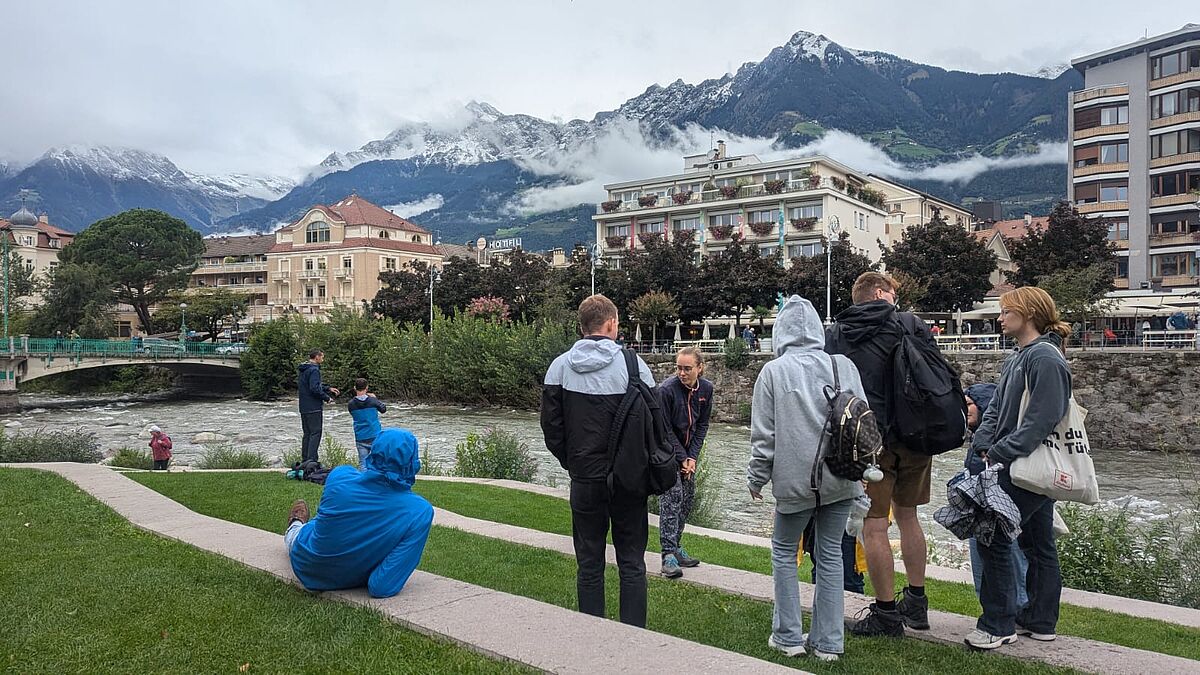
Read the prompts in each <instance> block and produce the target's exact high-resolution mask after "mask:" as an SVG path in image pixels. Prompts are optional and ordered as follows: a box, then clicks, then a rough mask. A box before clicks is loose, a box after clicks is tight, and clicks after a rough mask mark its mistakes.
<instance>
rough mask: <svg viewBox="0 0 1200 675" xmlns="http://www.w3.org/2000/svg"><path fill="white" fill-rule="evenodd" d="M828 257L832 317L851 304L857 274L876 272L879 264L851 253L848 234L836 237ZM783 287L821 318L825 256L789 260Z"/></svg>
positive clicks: (843, 233)
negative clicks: (807, 303) (830, 271)
mask: <svg viewBox="0 0 1200 675" xmlns="http://www.w3.org/2000/svg"><path fill="white" fill-rule="evenodd" d="M830 257H831V269H832V272H833V274H832V275H831V276H832V277H833V286H832V299H833V302H832V304H833V311H832V312H830V313H829V314H828V316H831V317H832V316H837V315H838V314H839V313H840V312H841V311H842V310H844V309H846V308H847V307H849V306H851V305H853V304H854V299H853V296H852V294H851V291H852V290H853V288H854V281H855V280H856V279H858V277H859V275H860V274H862V273H863V272H870V271H872V270H876V269H879V265H877V264H875V263H873V262H871V259H870V258H868V257H867V256H865V255H863V254H861V253H857V252H855V251H854V248H853V247H852V246H851V245H850V235H849V234H848V233H846V232H842V233H841V234H840V235H839V236H838V241H837V243H836V244H834V245H833V248H832V249H831V250H830ZM784 288H785V289H787V293H789V294H791V293H795V294H797V295H799V296H801V297H803V298H807V299H808V301H809V302H811V303H812V304H813V308H814V309H816V310H817V313H818V314H821V315H822V316H825V315H826V314H825V255H824V254H821V255H814V256H811V257H807V258H792V267H791V269H789V270H788V271H787V277H786V278H785V280H784Z"/></svg>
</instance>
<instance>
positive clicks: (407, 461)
mask: <svg viewBox="0 0 1200 675" xmlns="http://www.w3.org/2000/svg"><path fill="white" fill-rule="evenodd" d="M363 469H364V470H365V471H376V472H378V473H382V474H383V475H384V476H386V477H387V478H388V479H390V480H392V481H393V482H396V483H400V484H401V485H403V486H404V487H406V488H411V487H412V485H413V483H414V482H416V480H417V472H418V471H420V470H421V458H420V455H419V454H418V451H417V437H416V436H414V435H413V433H412V432H411V431H409V430H408V429H384V430H383V432H382V433H380V434H379V435H378V436H376V437H375V443H374V444H373V445H372V446H371V452H370V454H368V455H367V458H366V460H365V461H364V462H363Z"/></svg>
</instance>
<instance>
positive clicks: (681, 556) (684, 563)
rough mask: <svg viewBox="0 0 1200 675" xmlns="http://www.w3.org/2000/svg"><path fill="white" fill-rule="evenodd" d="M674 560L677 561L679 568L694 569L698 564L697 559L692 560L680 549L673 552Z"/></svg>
mask: <svg viewBox="0 0 1200 675" xmlns="http://www.w3.org/2000/svg"><path fill="white" fill-rule="evenodd" d="M675 558H676V560H678V561H679V566H680V567H695V566H696V565H699V564H700V559H699V558H693V557H692V556H690V555H688V554H687V551H685V550H683V549H682V548H680V549H679V550H678V551H676V552H675Z"/></svg>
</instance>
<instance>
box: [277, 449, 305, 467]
mask: <svg viewBox="0 0 1200 675" xmlns="http://www.w3.org/2000/svg"><path fill="white" fill-rule="evenodd" d="M303 456H304V453H303V452H301V450H300V447H299V446H297V447H294V448H289V449H287V450H284V451H283V455H282V456H281V457H280V459H281V460H282V463H283V468H285V469H290V468H292V467H293V466H296V465H297V464H299V463H300V459H301V458H302V457H303Z"/></svg>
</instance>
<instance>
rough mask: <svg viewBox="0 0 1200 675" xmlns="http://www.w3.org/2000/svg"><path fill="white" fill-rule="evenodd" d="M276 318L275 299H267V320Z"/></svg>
mask: <svg viewBox="0 0 1200 675" xmlns="http://www.w3.org/2000/svg"><path fill="white" fill-rule="evenodd" d="M274 320H275V303H274V301H271V300H268V301H267V321H274Z"/></svg>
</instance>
